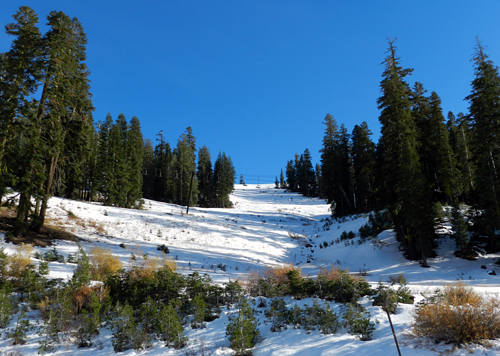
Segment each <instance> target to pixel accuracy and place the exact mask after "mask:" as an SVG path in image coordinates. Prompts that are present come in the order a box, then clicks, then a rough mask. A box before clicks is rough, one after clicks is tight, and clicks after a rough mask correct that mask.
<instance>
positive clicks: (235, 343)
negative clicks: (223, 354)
mask: <svg viewBox="0 0 500 356" xmlns="http://www.w3.org/2000/svg"><path fill="white" fill-rule="evenodd" d="M226 335H228V336H229V342H230V347H231V348H232V349H233V350H235V351H236V352H235V355H236V356H243V355H252V352H251V351H250V350H249V349H251V348H253V347H254V346H255V343H256V340H257V337H258V336H259V335H260V332H259V330H258V329H257V320H256V319H255V316H254V310H253V308H252V307H251V306H250V302H249V301H248V300H247V299H243V300H242V301H241V304H240V312H239V313H238V314H237V315H236V316H235V317H233V318H232V320H231V321H230V322H229V324H228V325H227V327H226Z"/></svg>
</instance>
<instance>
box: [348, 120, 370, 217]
mask: <svg viewBox="0 0 500 356" xmlns="http://www.w3.org/2000/svg"><path fill="white" fill-rule="evenodd" d="M371 134H372V133H371V131H370V130H369V129H368V124H367V123H366V122H363V123H362V124H361V126H358V125H355V126H354V129H353V130H352V162H353V172H354V182H355V187H354V196H355V201H356V207H357V209H356V210H357V212H360V213H367V212H370V211H372V210H373V208H374V188H375V187H374V179H375V144H374V143H373V142H372V141H371V140H370V135H371Z"/></svg>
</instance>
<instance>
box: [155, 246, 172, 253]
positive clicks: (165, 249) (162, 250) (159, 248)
mask: <svg viewBox="0 0 500 356" xmlns="http://www.w3.org/2000/svg"><path fill="white" fill-rule="evenodd" d="M156 249H157V250H158V251H161V252H163V253H170V250H169V249H168V247H167V246H166V245H165V244H163V245H158V247H157V248H156Z"/></svg>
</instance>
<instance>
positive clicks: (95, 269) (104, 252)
mask: <svg viewBox="0 0 500 356" xmlns="http://www.w3.org/2000/svg"><path fill="white" fill-rule="evenodd" d="M89 261H90V273H91V274H92V278H94V279H96V280H99V281H103V280H104V279H105V278H106V276H107V275H109V274H111V273H115V272H117V271H118V270H120V269H121V268H123V264H122V262H121V261H120V258H119V257H118V256H116V255H114V254H113V252H112V251H111V250H110V249H109V247H108V248H107V249H104V248H102V247H94V248H93V249H92V250H90V252H89Z"/></svg>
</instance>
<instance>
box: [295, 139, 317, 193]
mask: <svg viewBox="0 0 500 356" xmlns="http://www.w3.org/2000/svg"><path fill="white" fill-rule="evenodd" d="M300 170H301V173H300V181H299V186H300V190H301V193H302V195H304V196H305V197H309V196H311V195H314V194H315V192H316V188H317V187H316V173H315V171H314V167H313V165H312V161H311V152H309V149H307V148H306V149H305V151H304V153H303V154H302V155H301V156H300Z"/></svg>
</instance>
